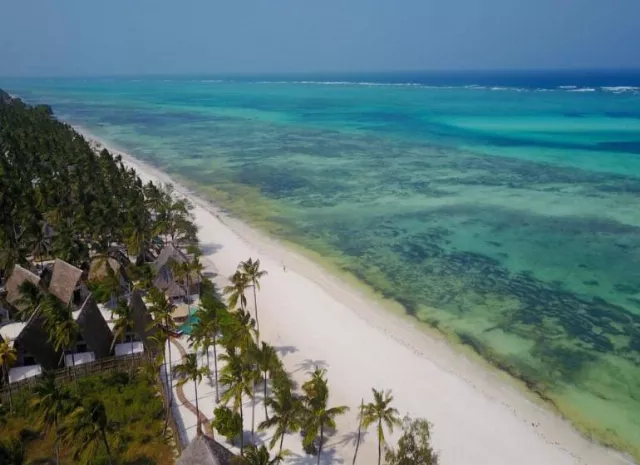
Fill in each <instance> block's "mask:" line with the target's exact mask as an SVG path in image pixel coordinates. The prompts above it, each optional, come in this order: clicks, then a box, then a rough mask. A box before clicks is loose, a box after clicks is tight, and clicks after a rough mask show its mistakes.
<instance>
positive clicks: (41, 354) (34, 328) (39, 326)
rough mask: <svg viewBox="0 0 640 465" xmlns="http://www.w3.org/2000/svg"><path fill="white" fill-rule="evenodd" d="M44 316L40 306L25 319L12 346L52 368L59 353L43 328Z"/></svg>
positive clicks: (56, 363) (56, 362)
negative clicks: (25, 322)
mask: <svg viewBox="0 0 640 465" xmlns="http://www.w3.org/2000/svg"><path fill="white" fill-rule="evenodd" d="M43 323H44V318H43V316H42V313H41V310H40V308H37V309H36V311H35V312H33V314H32V315H31V317H30V318H29V321H27V324H26V326H25V327H24V329H23V330H22V331H21V332H20V334H19V335H18V337H17V338H16V339H15V340H14V341H13V346H14V347H15V348H16V349H17V350H19V351H22V352H28V353H30V354H31V355H32V356H33V357H34V358H35V359H36V362H38V363H39V364H40V365H42V367H43V368H45V369H47V370H53V369H55V368H57V367H58V364H59V362H60V353H59V352H56V350H55V349H54V348H53V344H51V342H49V335H48V334H47V332H46V331H45V330H44V328H43Z"/></svg>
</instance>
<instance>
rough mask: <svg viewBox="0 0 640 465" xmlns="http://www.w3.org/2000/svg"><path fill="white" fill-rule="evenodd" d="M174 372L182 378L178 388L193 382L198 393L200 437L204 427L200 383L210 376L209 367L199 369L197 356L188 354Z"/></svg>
mask: <svg viewBox="0 0 640 465" xmlns="http://www.w3.org/2000/svg"><path fill="white" fill-rule="evenodd" d="M174 371H175V373H176V375H178V377H180V381H178V386H184V385H185V384H186V383H187V382H188V381H193V387H194V389H195V391H196V417H197V420H196V425H197V426H196V430H197V432H198V435H201V434H202V425H201V424H200V407H199V406H198V383H199V382H200V381H202V377H203V376H206V375H208V374H209V367H198V357H197V355H196V354H187V356H186V357H185V359H184V361H183V362H182V363H181V364H180V365H176V367H175V369H174Z"/></svg>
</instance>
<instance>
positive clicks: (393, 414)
mask: <svg viewBox="0 0 640 465" xmlns="http://www.w3.org/2000/svg"><path fill="white" fill-rule="evenodd" d="M371 391H372V392H373V401H372V402H369V403H368V404H366V405H365V406H364V409H363V412H362V427H363V428H365V429H367V428H368V427H369V426H371V425H372V424H374V423H375V424H376V432H377V436H378V465H380V462H381V460H382V445H383V444H384V443H385V437H384V428H383V426H386V427H387V429H388V430H389V432H390V433H392V432H393V427H394V426H400V425H401V424H402V422H401V420H400V416H399V415H398V411H397V410H396V409H395V408H393V407H391V406H390V405H391V403H392V402H393V396H392V395H391V391H386V392H384V391H383V390H382V389H381V390H379V391H378V390H376V389H371Z"/></svg>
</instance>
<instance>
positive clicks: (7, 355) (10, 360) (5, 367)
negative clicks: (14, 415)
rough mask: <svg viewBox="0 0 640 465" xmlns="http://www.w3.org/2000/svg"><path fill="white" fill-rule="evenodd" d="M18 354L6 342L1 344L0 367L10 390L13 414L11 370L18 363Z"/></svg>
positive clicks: (10, 405)
mask: <svg viewBox="0 0 640 465" xmlns="http://www.w3.org/2000/svg"><path fill="white" fill-rule="evenodd" d="M17 359H18V352H17V351H16V349H14V347H13V346H12V345H11V344H9V343H8V342H6V341H2V342H0V367H1V368H2V377H3V379H4V381H5V383H6V384H7V389H8V390H9V409H10V410H11V411H12V412H13V399H12V397H11V381H9V368H11V365H13V364H14V363H16V360H17Z"/></svg>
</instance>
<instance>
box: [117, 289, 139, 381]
mask: <svg viewBox="0 0 640 465" xmlns="http://www.w3.org/2000/svg"><path fill="white" fill-rule="evenodd" d="M113 313H115V315H116V320H115V322H114V325H113V341H112V342H111V350H113V348H114V347H115V345H116V342H117V341H118V340H120V341H122V342H123V343H124V342H126V338H127V333H130V332H132V331H133V324H134V316H133V308H132V307H131V306H130V305H128V304H127V302H126V301H125V300H122V299H121V300H118V304H117V305H116V308H115V309H114V310H113ZM133 342H134V338H133V337H131V372H133V362H134V357H133Z"/></svg>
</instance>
